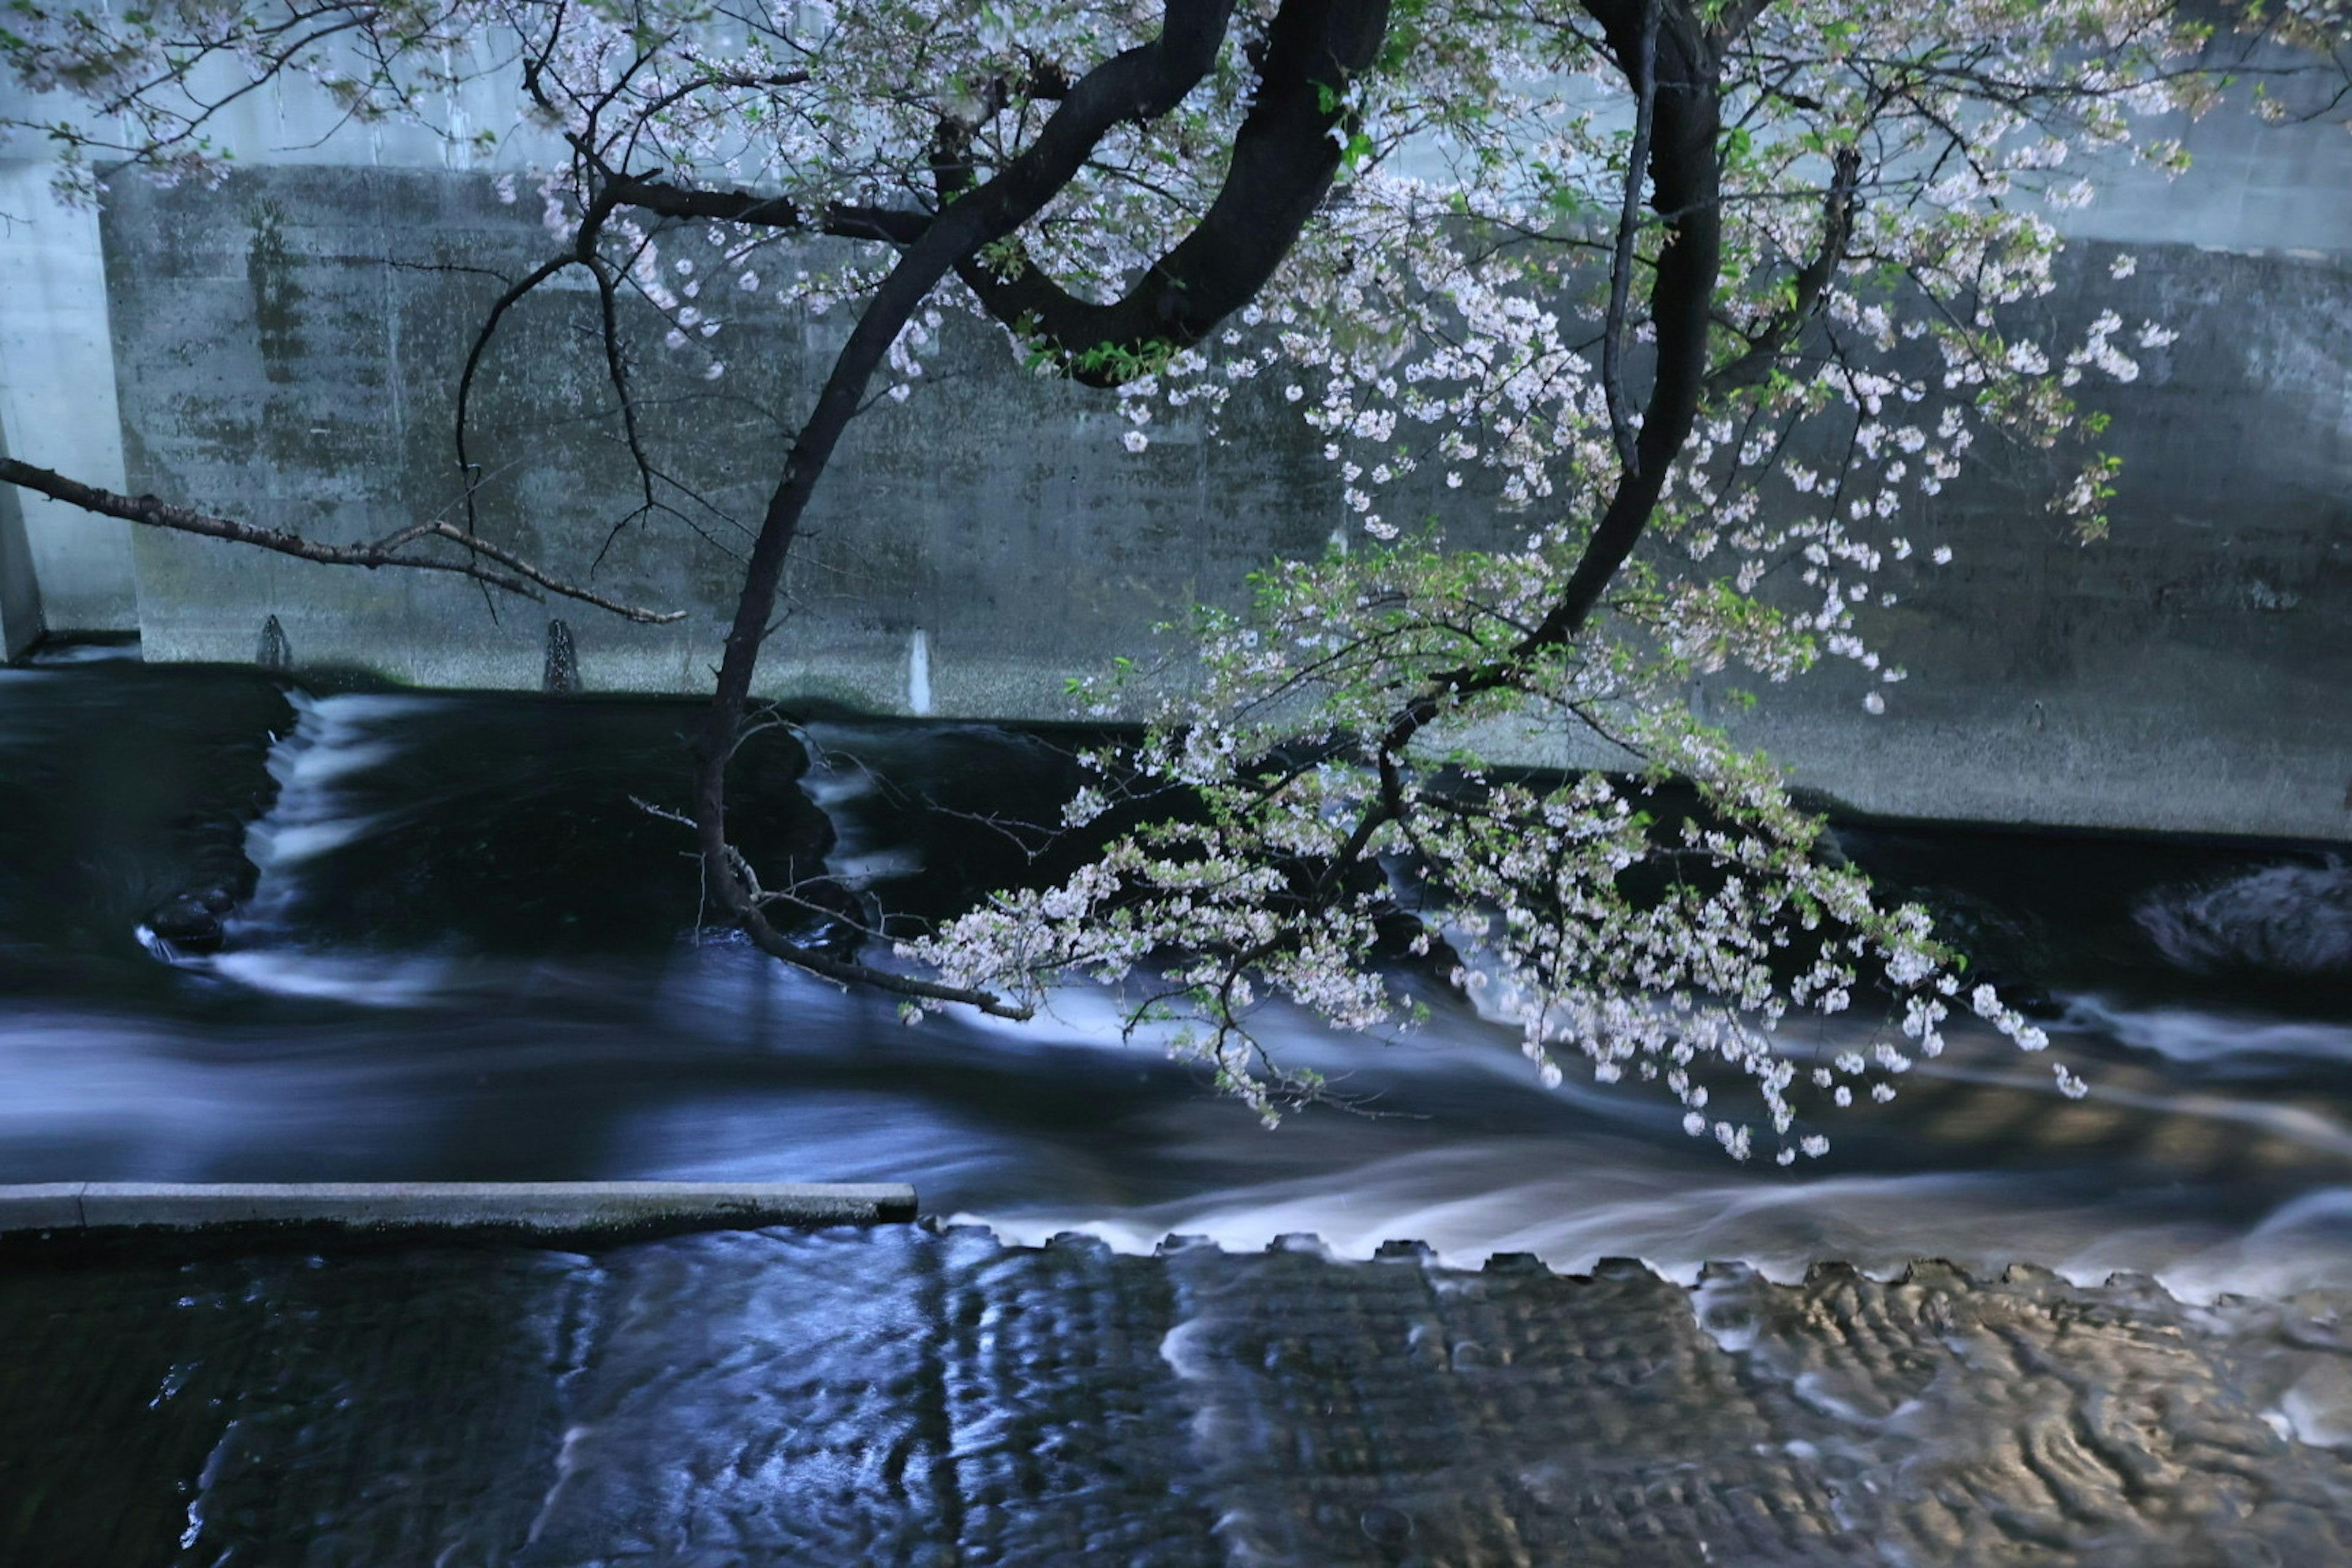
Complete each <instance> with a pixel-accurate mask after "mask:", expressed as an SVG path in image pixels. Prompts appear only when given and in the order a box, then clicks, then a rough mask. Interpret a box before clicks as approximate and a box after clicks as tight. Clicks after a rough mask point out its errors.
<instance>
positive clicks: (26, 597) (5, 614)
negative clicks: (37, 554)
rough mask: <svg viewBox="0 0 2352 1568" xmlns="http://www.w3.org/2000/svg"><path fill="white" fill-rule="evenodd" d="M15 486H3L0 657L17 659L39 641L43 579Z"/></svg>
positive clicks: (0, 503) (0, 490)
mask: <svg viewBox="0 0 2352 1568" xmlns="http://www.w3.org/2000/svg"><path fill="white" fill-rule="evenodd" d="M18 494H19V492H18V491H17V490H16V488H15V487H14V486H7V487H0V658H16V656H17V655H19V654H21V653H23V652H25V651H26V649H27V648H29V647H32V646H33V644H35V643H36V642H38V641H39V640H40V637H41V633H42V632H43V630H44V629H46V628H45V627H44V626H43V624H42V620H41V581H40V579H39V577H37V576H36V575H35V574H34V572H33V552H32V548H31V546H30V545H28V544H27V543H26V540H25V511H24V506H23V503H22V502H21V501H20V500H18Z"/></svg>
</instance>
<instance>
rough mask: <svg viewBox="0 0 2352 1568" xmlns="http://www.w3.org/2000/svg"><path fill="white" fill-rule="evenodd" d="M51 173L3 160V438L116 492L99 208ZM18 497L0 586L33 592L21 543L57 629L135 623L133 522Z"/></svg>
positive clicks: (117, 457) (22, 454) (0, 544)
mask: <svg viewBox="0 0 2352 1568" xmlns="http://www.w3.org/2000/svg"><path fill="white" fill-rule="evenodd" d="M49 173H50V169H49V165H47V164H46V163H34V162H26V161H23V160H5V161H0V214H5V215H6V216H5V220H4V221H0V278H5V280H6V282H5V287H0V443H5V449H6V450H7V452H8V454H9V455H10V456H12V457H16V458H21V459H23V460H24V461H26V462H28V463H37V464H38V465H40V466H41V467H42V468H55V469H57V470H58V471H59V472H60V473H67V474H71V475H73V476H74V477H75V478H76V479H82V480H84V481H86V482H88V483H90V484H95V485H103V486H105V487H107V488H108V489H121V485H122V436H121V429H122V426H121V417H120V416H119V415H118V413H117V411H116V408H115V402H114V355H113V349H112V346H111V343H110V340H109V337H108V333H107V325H106V268H105V265H104V262H103V259H102V258H101V257H100V251H99V239H98V215H97V214H96V213H95V212H92V211H90V210H89V209H88V208H86V207H83V208H76V207H71V206H68V205H64V204H62V203H60V202H58V200H57V199H56V197H55V196H54V195H52V194H51V193H50V190H49ZM15 505H16V514H17V520H18V521H17V523H16V528H15V529H14V530H13V531H12V530H11V529H10V528H9V525H8V523H7V522H6V521H5V519H0V595H6V596H9V597H12V598H16V599H19V600H24V599H26V598H28V597H29V596H30V595H33V594H34V593H35V592H36V590H35V588H34V587H33V586H32V585H31V584H26V583H24V582H21V581H19V579H20V578H21V577H22V576H23V575H24V573H23V571H22V570H12V569H11V556H10V553H9V552H10V551H11V550H12V548H20V549H21V550H22V552H23V556H22V559H23V562H24V563H25V564H26V565H29V567H30V569H31V572H32V574H34V576H35V577H36V579H37V584H38V587H37V594H38V597H39V600H40V601H41V603H42V605H43V609H44V612H45V616H46V619H47V625H48V626H49V628H50V629H51V630H53V631H130V630H132V629H134V628H136V627H137V626H138V624H139V612H138V605H137V602H136V598H135V591H134V589H133V585H132V578H131V541H130V525H129V524H128V523H121V522H114V521H110V520H108V519H105V518H97V517H92V516H90V515H89V513H87V512H84V511H79V510H76V509H74V508H72V507H68V506H63V505H60V504H59V503H58V502H56V501H53V500H49V499H48V498H47V497H46V496H37V495H33V494H30V493H27V492H18V493H17V495H16V497H15ZM12 535H13V537H14V539H15V544H14V545H13V546H12V544H11V543H10V539H11V537H12ZM13 636H14V632H13V628H12V631H11V637H13Z"/></svg>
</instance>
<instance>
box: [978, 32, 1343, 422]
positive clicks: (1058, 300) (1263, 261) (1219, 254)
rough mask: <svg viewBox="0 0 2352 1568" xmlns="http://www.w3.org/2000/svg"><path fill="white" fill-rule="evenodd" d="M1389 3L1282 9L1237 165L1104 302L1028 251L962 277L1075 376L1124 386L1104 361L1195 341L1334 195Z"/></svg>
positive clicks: (1237, 303) (1262, 276)
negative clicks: (1049, 272) (1173, 240)
mask: <svg viewBox="0 0 2352 1568" xmlns="http://www.w3.org/2000/svg"><path fill="white" fill-rule="evenodd" d="M1388 13H1389V6H1388V0H1285V3H1284V5H1283V6H1282V8H1281V9H1280V10H1279V11H1278V12H1276V15H1275V17H1274V20H1273V21H1272V22H1271V23H1270V24H1268V26H1267V28H1266V37H1265V52H1264V54H1263V56H1262V57H1261V58H1259V60H1258V62H1257V64H1258V85H1257V96H1256V99H1255V101H1254V102H1253V103H1252V105H1251V108H1250V111H1249V113H1248V115H1247V116H1246V117H1245V118H1244V120H1243V121H1242V124H1241V127H1240V129H1239V130H1238V131H1237V132H1235V134H1234V149H1233V161H1232V163H1231V164H1230V165H1229V166H1228V169H1227V172H1226V175H1225V180H1224V183H1223V185H1222V186H1220V187H1219V189H1218V192H1217V195H1216V197H1215V199H1214V200H1213V202H1212V203H1211V204H1210V205H1209V210H1208V211H1207V213H1206V214H1204V215H1203V216H1202V219H1201V222H1200V224H1199V225H1198V226H1196V227H1194V228H1193V230H1192V232H1191V233H1190V234H1188V235H1186V236H1185V237H1184V238H1183V239H1181V240H1180V241H1179V242H1178V243H1177V244H1176V245H1175V246H1174V247H1172V248H1171V249H1170V251H1169V252H1168V254H1167V255H1166V256H1164V257H1162V258H1160V260H1159V261H1158V262H1156V263H1154V264H1153V265H1152V266H1151V267H1150V268H1147V269H1146V270H1145V271H1144V273H1143V276H1142V277H1141V278H1139V279H1137V281H1136V283H1135V285H1134V287H1132V288H1130V289H1129V290H1128V291H1127V292H1126V294H1125V295H1123V296H1122V297H1120V298H1119V299H1118V300H1114V301H1112V302H1111V303H1109V304H1097V303H1096V302H1094V301H1092V300H1084V299H1081V298H1079V297H1078V296H1077V295H1076V294H1073V293H1071V292H1070V291H1069V290H1067V289H1064V288H1063V287H1062V286H1061V285H1060V284H1058V283H1056V282H1055V281H1054V280H1053V279H1051V278H1049V277H1047V276H1046V275H1045V272H1044V271H1043V270H1042V269H1041V268H1038V267H1036V266H1035V265H1034V264H1033V263H1032V262H1030V260H1029V259H1028V258H1027V257H1026V256H1025V254H1024V255H1019V256H1016V257H1015V258H1013V261H1012V262H1011V263H1010V264H1008V265H1003V266H992V265H991V264H990V263H988V262H986V261H983V260H982V259H981V258H980V257H978V256H977V255H972V256H968V257H965V258H961V259H960V260H959V261H958V263H957V266H956V272H957V275H958V276H959V277H961V279H963V281H964V282H965V284H966V285H967V286H969V287H970V288H971V290H972V292H973V293H975V294H977V295H978V296H979V297H980V300H981V303H982V305H983V306H984V307H986V309H987V310H988V311H989V313H990V314H991V315H992V316H994V317H995V318H996V319H997V320H998V321H1003V323H1005V325H1007V326H1009V327H1011V328H1013V330H1014V331H1019V332H1021V333H1023V334H1024V336H1027V337H1029V338H1031V339H1033V340H1034V341H1035V342H1038V343H1039V344H1040V345H1041V346H1043V347H1045V349H1046V350H1047V352H1048V353H1050V354H1051V355H1052V356H1053V357H1054V358H1055V360H1056V361H1057V362H1058V363H1060V365H1061V367H1062V368H1063V369H1064V371H1065V372H1066V374H1069V375H1070V376H1071V377H1072V378H1073V379H1075V380H1077V381H1080V382H1083V383H1085V384H1088V385H1094V386H1108V385H1115V384H1117V383H1118V379H1119V377H1120V374H1121V373H1120V372H1119V371H1118V369H1117V368H1115V367H1114V365H1113V364H1111V363H1107V362H1106V356H1104V355H1102V354H1101V353H1092V354H1090V353H1089V351H1099V350H1102V349H1105V348H1116V349H1120V350H1124V351H1126V352H1127V353H1129V354H1130V355H1132V354H1139V353H1148V352H1149V351H1151V350H1153V349H1158V350H1160V351H1162V352H1163V353H1164V352H1171V351H1173V350H1177V349H1182V348H1189V347H1191V346H1192V344H1195V343H1198V342H1201V341H1202V339H1204V338H1206V337H1207V336H1208V335H1209V333H1210V332H1211V331H1213V330H1214V329H1215V328H1216V326H1217V325H1218V323H1219V322H1221V321H1224V319H1225V318H1226V317H1228V316H1230V315H1232V314H1233V313H1234V311H1235V310H1240V309H1241V308H1242V307H1243V306H1244V305H1245V304H1247V303H1248V302H1249V301H1250V300H1251V299H1253V298H1254V297H1255V295H1256V294H1257V292H1258V290H1259V289H1262V288H1264V287H1265V282H1266V279H1269V278H1271V277H1272V276H1273V275H1274V269H1275V268H1276V267H1278V266H1280V265H1281V263H1282V259H1283V258H1284V257H1286V256H1287V255H1289V253H1290V250H1291V247H1292V246H1293V245H1294V244H1296V243H1297V238H1298V234H1299V231H1300V230H1301V229H1302V228H1304V227H1305V226H1306V225H1307V220H1308V219H1309V218H1311V217H1312V216H1314V214H1315V209H1316V208H1317V207H1318V206H1319V205H1321V204H1322V202H1323V199H1324V197H1325V196H1326V195H1328V194H1329V192H1330V189H1331V181H1332V177H1333V176H1334V175H1335V174H1337V173H1338V171H1339V160H1340V156H1341V152H1342V149H1341V146H1340V143H1341V142H1342V141H1343V140H1344V139H1345V138H1344V136H1335V135H1334V134H1333V133H1334V132H1336V131H1341V130H1343V128H1344V127H1346V126H1347V125H1349V124H1350V123H1352V117H1351V113H1350V110H1349V108H1348V101H1347V100H1348V88H1349V82H1350V81H1351V80H1352V79H1355V78H1356V77H1358V76H1360V75H1361V74H1362V73H1363V72H1364V71H1366V70H1368V69H1370V67H1371V65H1372V62H1373V61H1374V60H1375V59H1376V58H1378V56H1379V53H1380V47H1381V38H1382V37H1384V36H1385V34H1386V32H1387V29H1388Z"/></svg>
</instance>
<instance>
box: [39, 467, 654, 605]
mask: <svg viewBox="0 0 2352 1568" xmlns="http://www.w3.org/2000/svg"><path fill="white" fill-rule="evenodd" d="M0 483H6V484H12V485H20V486H22V487H23V488H24V489H28V490H35V491H37V492H38V493H40V494H42V495H45V496H47V497H48V498H49V499H50V500H60V501H63V502H65V503H66V504H67V505H68V506H73V507H79V508H80V509H81V510H84V511H89V512H95V513H97V514H98V515H99V516H100V517H114V518H121V520H122V521H125V522H135V523H139V524H142V526H144V527H148V528H163V529H169V530H171V531H173V532H175V533H194V534H199V535H202V536H203V537H205V538H206V539H226V540H228V541H230V542H233V543H236V544H251V545H255V546H257V547H259V548H260V549H263V550H271V551H275V552H278V554H280V555H291V556H294V557H295V558H296V559H298V560H302V561H315V562H318V563H320V564H321V565H327V566H365V567H369V568H374V567H378V566H404V567H410V568H413V569H415V570H416V571H419V572H452V573H456V574H457V575H459V576H462V577H471V578H473V579H474V580H475V581H476V582H478V583H482V584H488V586H490V587H493V588H501V589H504V590H505V591H506V592H508V593H509V594H519V595H521V596H522V597H524V598H526V599H533V600H544V599H545V598H546V596H547V595H550V594H554V595H560V596H561V597H563V598H566V599H576V600H578V601H579V602H580V603H582V604H583V605H594V606H595V607H596V608H598V609H600V610H608V611H610V612H611V613H613V614H614V615H616V616H620V617H621V618H623V619H624V620H630V621H635V622H638V623H639V624H641V625H646V626H659V625H663V624H665V623H667V622H670V621H682V620H684V619H685V618H686V612H685V611H684V610H672V611H670V612H668V613H667V614H665V613H663V612H662V611H659V610H647V609H641V608H639V607H637V606H636V605H624V604H621V603H619V602H617V601H615V600H613V599H608V598H606V597H604V595H602V594H597V593H592V592H591V591H590V590H588V589H586V588H583V587H579V586H577V585H575V584H571V583H566V582H564V581H563V580H562V579H561V578H558V577H553V576H551V575H549V574H547V573H545V572H542V571H541V570H540V569H539V568H538V567H536V566H534V565H532V564H531V563H530V562H529V561H526V560H524V559H523V558H522V557H521V556H520V555H517V554H516V553H514V552H512V551H510V550H504V549H501V548H499V546H498V545H495V544H492V543H491V542H489V541H488V540H486V539H481V538H478V537H476V536H475V535H473V534H470V533H467V531H465V530H463V529H461V528H458V527H456V526H455V525H453V524H451V523H449V522H446V521H440V520H437V519H436V521H431V522H420V523H417V524H415V525H414V526H412V527H409V528H405V529H403V530H402V531H400V532H398V533H395V534H394V535H393V536H392V537H391V538H390V539H388V540H385V541H383V542H381V543H376V544H321V543H320V542H317V541H316V540H310V539H305V538H303V537H302V536H301V535H300V534H298V533H285V532H281V531H278V530H277V529H271V528H257V527H255V526H254V525H253V524H251V523H249V522H238V521H236V520H235V519H233V518H226V517H213V516H211V515H209V514H207V513H205V512H200V511H196V510H192V509H190V508H188V507H184V506H174V505H173V504H172V503H170V502H169V501H165V500H160V499H159V498H157V497H154V496H152V495H149V496H126V495H118V494H116V493H115V492H114V491H112V490H106V489H99V488H98V487H96V486H94V485H86V484H83V483H81V482H80V481H79V480H78V479H68V478H66V477H65V476H64V475H63V474H58V473H52V472H51V471H50V470H48V469H47V468H35V467H34V466H33V465H32V464H30V463H25V462H19V461H17V460H16V458H0ZM420 539H446V540H447V541H449V542H451V543H453V544H456V545H457V546H458V547H459V548H461V549H462V550H464V551H465V552H466V557H465V559H463V560H457V561H436V560H435V559H433V558H432V557H430V556H419V555H403V554H401V553H399V552H400V551H402V550H403V549H404V548H405V547H406V546H407V545H409V544H410V543H412V542H415V541H416V540H420ZM486 561H487V562H490V563H496V564H495V565H492V564H486Z"/></svg>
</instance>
